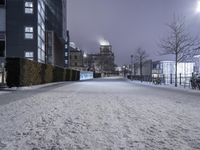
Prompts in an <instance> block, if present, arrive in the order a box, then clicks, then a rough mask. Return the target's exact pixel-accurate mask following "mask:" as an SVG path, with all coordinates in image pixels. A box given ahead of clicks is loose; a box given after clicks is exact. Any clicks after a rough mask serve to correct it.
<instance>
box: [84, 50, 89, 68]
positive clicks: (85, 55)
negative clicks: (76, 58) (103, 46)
mask: <svg viewBox="0 0 200 150" xmlns="http://www.w3.org/2000/svg"><path fill="white" fill-rule="evenodd" d="M87 57H88V56H87V53H85V52H84V53H83V59H84V61H83V62H84V64H83V65H84V66H86V70H88V58H87ZM85 63H86V65H85Z"/></svg>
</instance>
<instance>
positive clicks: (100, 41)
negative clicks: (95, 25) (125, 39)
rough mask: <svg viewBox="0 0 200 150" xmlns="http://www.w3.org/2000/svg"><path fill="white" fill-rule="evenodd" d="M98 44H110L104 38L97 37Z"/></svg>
mask: <svg viewBox="0 0 200 150" xmlns="http://www.w3.org/2000/svg"><path fill="white" fill-rule="evenodd" d="M99 44H100V45H101V46H108V45H110V43H109V41H107V40H105V39H104V38H101V39H99Z"/></svg>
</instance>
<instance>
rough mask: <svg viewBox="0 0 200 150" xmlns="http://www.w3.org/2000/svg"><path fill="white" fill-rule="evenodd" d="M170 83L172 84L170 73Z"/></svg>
mask: <svg viewBox="0 0 200 150" xmlns="http://www.w3.org/2000/svg"><path fill="white" fill-rule="evenodd" d="M170 84H172V74H170Z"/></svg>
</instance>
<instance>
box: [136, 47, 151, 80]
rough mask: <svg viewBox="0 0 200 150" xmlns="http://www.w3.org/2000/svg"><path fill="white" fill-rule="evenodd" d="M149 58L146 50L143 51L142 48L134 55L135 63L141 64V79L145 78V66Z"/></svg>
mask: <svg viewBox="0 0 200 150" xmlns="http://www.w3.org/2000/svg"><path fill="white" fill-rule="evenodd" d="M147 58H148V54H147V52H146V51H145V50H144V49H142V48H140V47H139V48H137V49H136V51H135V53H134V62H136V63H137V64H139V68H140V76H141V77H142V76H143V72H142V69H143V65H144V63H145V61H146V59H147ZM134 68H135V67H134Z"/></svg>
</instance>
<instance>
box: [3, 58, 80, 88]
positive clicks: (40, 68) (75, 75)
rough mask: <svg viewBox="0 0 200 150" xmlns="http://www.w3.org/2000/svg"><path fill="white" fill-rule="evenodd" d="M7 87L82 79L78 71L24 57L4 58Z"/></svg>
mask: <svg viewBox="0 0 200 150" xmlns="http://www.w3.org/2000/svg"><path fill="white" fill-rule="evenodd" d="M6 71H7V77H6V83H7V85H8V87H13V86H16V87H19V86H30V85H38V84H44V83H51V82H59V81H79V80H82V77H81V75H82V74H81V73H80V71H77V70H72V69H64V68H61V67H56V66H52V65H49V64H42V63H38V62H35V61H30V60H27V59H24V58H7V59H6Z"/></svg>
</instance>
